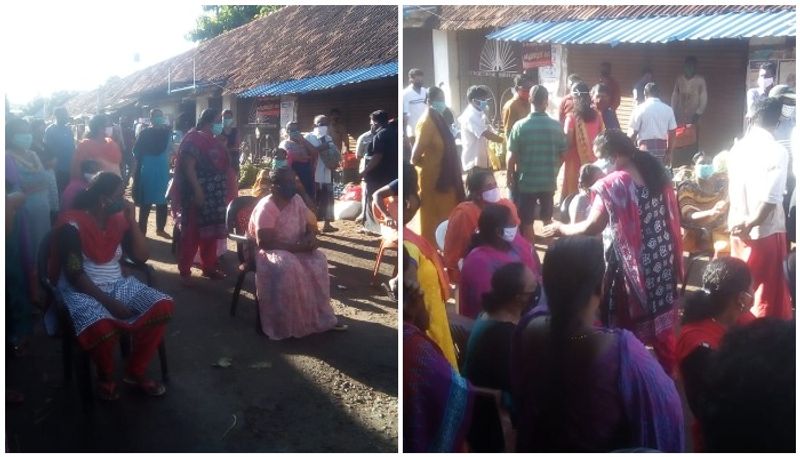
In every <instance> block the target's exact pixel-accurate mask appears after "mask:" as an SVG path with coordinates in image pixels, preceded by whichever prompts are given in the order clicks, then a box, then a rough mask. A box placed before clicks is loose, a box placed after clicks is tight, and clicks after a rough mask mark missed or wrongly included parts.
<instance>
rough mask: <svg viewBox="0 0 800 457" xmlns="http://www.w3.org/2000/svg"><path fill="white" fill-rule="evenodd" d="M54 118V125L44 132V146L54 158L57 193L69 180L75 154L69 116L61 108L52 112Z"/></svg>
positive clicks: (65, 110)
mask: <svg viewBox="0 0 800 457" xmlns="http://www.w3.org/2000/svg"><path fill="white" fill-rule="evenodd" d="M53 115H54V116H55V118H56V122H55V123H54V124H50V126H49V127H47V130H45V131H44V146H45V150H46V152H47V153H48V154H49V155H51V156H54V157H55V158H56V181H57V183H58V192H59V193H61V192H63V191H64V188H65V187H67V184H68V183H69V180H70V168H71V167H72V156H73V155H74V154H75V137H74V136H73V135H72V129H71V128H70V126H69V125H68V124H69V121H70V118H69V114H68V113H67V109H66V108H64V107H63V106H61V107H58V108H56V109H55V111H53Z"/></svg>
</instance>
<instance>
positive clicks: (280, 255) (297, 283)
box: [247, 195, 337, 340]
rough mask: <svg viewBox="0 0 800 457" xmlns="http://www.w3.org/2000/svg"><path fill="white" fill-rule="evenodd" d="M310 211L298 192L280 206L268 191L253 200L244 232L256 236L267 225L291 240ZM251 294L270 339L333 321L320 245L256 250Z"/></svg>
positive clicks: (300, 233)
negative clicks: (292, 249) (310, 248)
mask: <svg viewBox="0 0 800 457" xmlns="http://www.w3.org/2000/svg"><path fill="white" fill-rule="evenodd" d="M309 213H310V210H309V209H308V207H307V206H306V204H305V203H304V202H303V198H302V197H301V196H300V195H295V196H294V197H292V200H291V201H290V202H289V203H288V204H287V205H286V207H284V208H283V209H280V208H278V205H277V204H276V203H275V201H274V200H273V199H272V196H271V195H268V196H267V197H265V198H262V199H261V200H260V201H259V202H258V203H257V204H256V207H255V209H254V210H253V214H252V215H251V216H250V222H249V224H248V228H247V234H248V236H249V237H250V238H252V239H254V240H257V239H258V231H259V230H262V229H272V230H275V238H276V240H277V241H280V242H283V243H289V244H294V243H296V242H297V241H298V240H299V239H300V238H301V237H302V236H303V235H304V234H305V233H306V230H307V229H308V225H309ZM256 296H257V297H258V307H259V310H260V316H261V330H262V331H263V332H264V334H265V335H267V337H269V338H270V339H273V340H281V339H285V338H292V337H294V338H302V337H304V336H307V335H310V334H312V333H319V332H325V331H328V330H330V329H332V328H333V327H334V326H336V323H337V319H336V315H334V313H333V308H332V307H331V292H330V277H329V276H328V260H327V258H326V257H325V254H323V253H322V251H320V250H319V249H315V250H313V251H311V252H288V251H282V250H277V249H276V250H270V251H265V250H263V249H259V250H258V252H257V253H256Z"/></svg>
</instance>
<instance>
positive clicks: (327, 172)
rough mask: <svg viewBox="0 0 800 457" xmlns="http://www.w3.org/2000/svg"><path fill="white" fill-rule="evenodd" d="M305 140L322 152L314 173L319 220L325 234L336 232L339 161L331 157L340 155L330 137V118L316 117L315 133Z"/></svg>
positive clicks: (308, 135)
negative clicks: (335, 184) (335, 182)
mask: <svg viewBox="0 0 800 457" xmlns="http://www.w3.org/2000/svg"><path fill="white" fill-rule="evenodd" d="M305 138H306V140H307V141H308V142H309V143H311V145H312V146H314V147H315V148H318V149H319V150H320V152H319V158H318V159H317V167H316V170H315V172H314V183H315V184H316V187H317V189H316V190H317V193H316V194H317V198H316V203H317V211H316V214H317V219H319V220H322V221H324V224H323V227H322V231H323V232H326V233H328V232H336V231H338V230H339V229H337V228H335V227H333V226H332V225H331V222H332V221H333V173H332V171H333V170H335V169H336V163H337V162H338V160H330V159H329V157H336V156H337V155H339V150H338V149H337V148H336V146H335V145H334V144H333V138H332V137H331V136H330V135H328V117H327V116H325V115H322V114H321V115H319V116H317V117H315V118H314V131H313V132H311V133H307V134H306V136H305ZM325 146H327V147H325ZM324 156H328V157H324Z"/></svg>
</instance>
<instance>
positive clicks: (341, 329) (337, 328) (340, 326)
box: [331, 324, 350, 332]
mask: <svg viewBox="0 0 800 457" xmlns="http://www.w3.org/2000/svg"><path fill="white" fill-rule="evenodd" d="M348 328H350V327H349V326H348V325H347V324H336V325H334V326H333V328H332V329H331V330H335V331H337V332H345V331H347V329H348Z"/></svg>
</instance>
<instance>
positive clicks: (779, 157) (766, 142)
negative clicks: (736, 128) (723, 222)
mask: <svg viewBox="0 0 800 457" xmlns="http://www.w3.org/2000/svg"><path fill="white" fill-rule="evenodd" d="M788 167H789V153H788V151H786V149H785V148H784V147H783V146H781V145H780V144H779V143H778V142H777V141H775V138H773V136H772V134H771V133H769V132H767V131H766V130H764V129H762V128H760V127H755V126H754V127H752V128H751V129H750V131H749V132H748V133H747V134H746V135H745V136H744V138H742V140H741V141H739V142H737V143H736V144H735V145H734V146H733V148H731V150H730V152H729V153H728V180H729V181H728V196H729V198H730V209H729V211H728V227H729V228H730V227H733V226H734V225H736V224H740V223H742V222H745V221H747V220H749V219H751V218H752V217H753V216H755V214H756V212H757V211H758V207H759V205H760V204H761V203H762V202H763V203H773V204H775V209H774V210H773V211H772V213H770V215H769V216H767V219H766V220H765V221H764V222H762V223H761V225H759V226H756V227H753V230H751V231H750V237H751V238H753V239H761V238H766V237H768V236H770V235H774V234H775V233H784V232H786V221H785V217H784V212H783V193H784V191H785V190H786V173H787V169H788Z"/></svg>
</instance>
